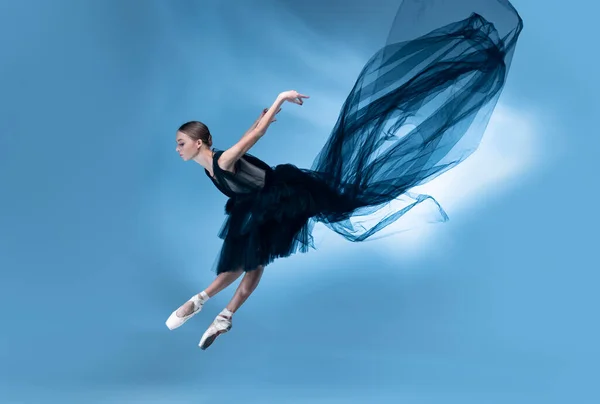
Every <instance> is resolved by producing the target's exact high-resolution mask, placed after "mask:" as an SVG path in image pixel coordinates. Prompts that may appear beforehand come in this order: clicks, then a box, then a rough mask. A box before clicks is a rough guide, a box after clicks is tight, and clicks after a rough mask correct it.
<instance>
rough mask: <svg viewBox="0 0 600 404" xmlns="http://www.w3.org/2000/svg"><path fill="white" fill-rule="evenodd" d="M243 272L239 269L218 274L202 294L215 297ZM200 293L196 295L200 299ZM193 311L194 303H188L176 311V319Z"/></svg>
mask: <svg viewBox="0 0 600 404" xmlns="http://www.w3.org/2000/svg"><path fill="white" fill-rule="evenodd" d="M243 272H244V271H242V270H241V269H240V270H237V271H232V272H223V273H221V274H219V275H218V276H217V277H216V279H215V280H214V281H213V282H212V283H211V284H210V285H209V286H208V287H207V288H206V289H205V290H204V292H205V293H206V294H207V295H208V297H213V296H214V295H216V294H217V293H219V292H220V291H222V290H223V289H225V288H226V287H228V286H229V285H231V284H232V283H233V282H235V280H236V279H237V278H239V277H240V275H242V273H243ZM200 293H202V292H200ZM200 293H198V297H200V298H201V296H200ZM193 310H194V303H193V302H190V301H188V302H186V303H184V304H183V305H182V306H181V307H180V308H179V309H178V310H177V316H178V317H184V316H187V315H189V314H191V313H192V311H193Z"/></svg>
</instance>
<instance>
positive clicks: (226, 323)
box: [198, 309, 233, 350]
mask: <svg viewBox="0 0 600 404" xmlns="http://www.w3.org/2000/svg"><path fill="white" fill-rule="evenodd" d="M231 314H233V313H231V312H230V311H229V310H227V309H225V310H223V312H221V313H220V314H219V315H218V316H217V318H215V321H213V323H212V324H211V325H210V327H208V330H206V332H205V333H204V335H203V336H202V339H200V343H199V344H198V346H199V347H200V349H202V350H204V349H206V348H208V347H209V346H211V345H212V343H213V342H215V339H217V337H218V336H219V335H221V334H224V333H226V332H227V331H229V330H231Z"/></svg>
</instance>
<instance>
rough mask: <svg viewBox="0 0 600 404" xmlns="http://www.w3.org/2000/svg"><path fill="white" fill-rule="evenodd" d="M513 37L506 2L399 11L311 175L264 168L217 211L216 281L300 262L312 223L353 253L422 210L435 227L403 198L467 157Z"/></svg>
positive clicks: (407, 3)
mask: <svg viewBox="0 0 600 404" xmlns="http://www.w3.org/2000/svg"><path fill="white" fill-rule="evenodd" d="M522 27H523V23H522V20H521V18H520V16H519V15H518V13H517V11H516V10H515V9H514V8H513V6H512V5H511V4H510V2H508V1H507V0H456V1H452V2H439V1H435V0H404V1H403V2H402V3H401V6H400V9H399V11H398V14H397V16H396V18H395V20H394V23H393V26H392V29H391V30H390V35H389V37H388V41H387V44H386V45H385V46H384V47H383V48H381V49H380V50H379V51H378V52H377V53H376V54H375V55H374V56H373V57H372V58H371V59H370V60H369V61H368V62H367V63H366V65H365V66H364V68H363V69H362V71H361V72H360V74H359V77H358V78H357V80H356V83H355V85H354V87H353V88H352V90H351V91H350V94H349V95H348V97H347V99H346V101H345V102H344V105H343V106H342V108H341V111H340V115H339V117H338V120H337V123H336V124H335V126H334V128H333V129H332V132H331V134H330V136H329V137H328V139H327V141H326V143H325V145H324V147H323V148H322V149H321V151H320V153H319V154H318V155H317V157H316V158H315V160H314V163H313V165H312V167H311V169H300V168H297V167H295V166H293V165H289V164H284V165H280V166H276V167H274V168H272V169H270V170H268V171H267V177H266V183H265V186H264V188H263V189H262V190H260V191H258V192H251V193H248V194H246V195H240V196H235V197H233V198H230V200H229V201H228V202H227V205H226V208H225V211H226V213H227V219H226V221H225V223H224V225H223V228H222V229H221V232H220V237H221V238H223V240H224V243H223V249H222V251H221V254H220V256H219V258H218V265H217V268H216V271H217V272H218V273H220V272H223V271H232V270H236V269H244V270H247V271H248V270H253V269H255V268H257V267H259V266H261V265H262V266H264V265H267V264H269V263H270V262H272V261H273V260H274V259H276V258H279V257H286V256H289V255H291V254H293V253H295V252H297V251H302V252H305V251H307V250H308V249H309V247H314V245H313V240H312V236H311V230H312V226H313V224H314V223H316V222H321V223H323V224H324V225H325V226H327V227H329V228H330V229H331V230H333V231H334V232H336V233H338V234H340V235H342V236H343V237H344V238H346V239H347V240H350V241H363V240H365V239H367V238H368V237H370V236H372V235H373V234H375V233H378V232H379V231H380V230H382V229H383V228H385V227H387V226H388V225H389V224H391V223H393V222H395V221H396V220H398V219H399V218H401V217H402V216H403V215H405V214H406V213H407V212H409V211H410V210H411V209H412V207H414V206H416V205H418V204H420V203H423V202H427V201H433V202H434V203H435V206H436V207H437V215H438V217H439V218H440V220H444V219H445V218H446V217H447V216H446V215H445V212H443V210H442V208H441V207H440V206H439V204H437V202H435V200H434V199H433V197H431V196H428V195H413V194H411V193H410V192H409V191H410V190H411V189H412V188H413V187H415V186H418V185H422V184H424V183H426V182H428V181H430V180H432V179H434V178H436V177H437V176H439V175H440V174H442V173H444V172H446V171H447V170H449V169H451V168H452V167H454V166H456V165H457V164H459V163H460V162H462V161H463V160H464V159H465V158H467V157H468V156H469V155H470V154H471V153H473V152H474V151H475V150H476V149H477V147H478V145H479V143H480V141H481V138H482V136H483V133H484V131H485V128H486V126H487V123H488V121H489V117H490V116H491V114H492V112H493V109H494V107H495V105H496V102H497V100H498V97H499V96H500V93H501V91H502V89H503V87H504V84H505V81H506V77H507V74H508V70H509V67H510V64H511V59H512V56H513V53H514V50H515V46H516V43H517V39H518V37H519V34H520V32H521V30H522ZM308 136H310V135H307V137H308ZM401 197H407V198H409V199H412V201H410V202H409V204H408V205H405V206H403V207H401V208H392V209H391V211H390V212H389V213H387V214H385V215H384V216H383V217H381V218H379V219H377V220H375V221H374V222H373V224H372V225H367V224H366V223H367V222H366V221H365V222H359V223H358V224H357V222H355V221H353V220H352V219H357V218H362V217H365V218H369V217H370V216H373V215H376V214H378V213H379V212H381V211H383V208H386V207H389V206H391V205H390V204H391V202H392V201H394V200H396V199H397V198H401Z"/></svg>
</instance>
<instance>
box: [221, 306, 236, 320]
mask: <svg viewBox="0 0 600 404" xmlns="http://www.w3.org/2000/svg"><path fill="white" fill-rule="evenodd" d="M219 316H221V317H227V318H229V319H230V318H231V317H233V311H231V310H229V309H228V308H224V309H223V310H222V311H221V312H220V313H219Z"/></svg>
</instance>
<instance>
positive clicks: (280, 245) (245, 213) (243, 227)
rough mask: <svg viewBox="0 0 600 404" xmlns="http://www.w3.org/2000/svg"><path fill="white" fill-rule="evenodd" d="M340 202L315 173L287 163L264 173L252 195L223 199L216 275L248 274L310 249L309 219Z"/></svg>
mask: <svg viewBox="0 0 600 404" xmlns="http://www.w3.org/2000/svg"><path fill="white" fill-rule="evenodd" d="M342 205H343V198H342V197H341V194H340V193H339V192H338V191H337V190H336V189H333V188H331V187H329V186H328V184H327V182H326V181H324V180H322V179H320V178H319V176H318V175H316V173H314V172H312V171H310V170H305V169H300V168H298V167H296V166H294V165H292V164H282V165H279V166H276V167H274V168H273V169H272V170H269V171H267V175H266V181H265V186H264V188H263V189H261V190H260V191H258V192H253V193H249V194H246V195H238V196H235V197H232V198H229V200H228V201H227V203H226V205H225V213H226V215H227V218H226V220H225V222H224V224H223V226H222V228H221V230H220V232H219V237H220V238H222V239H223V246H222V249H221V253H220V254H219V258H218V263H217V268H216V272H217V273H221V272H224V271H234V270H238V269H243V270H245V271H251V270H253V269H256V268H258V267H259V266H266V265H268V264H269V263H271V262H273V261H274V260H275V259H277V258H282V257H288V256H290V255H292V254H294V253H296V252H306V251H308V250H309V249H310V248H311V247H314V243H313V237H312V235H311V231H312V227H313V225H314V223H315V221H314V220H311V219H314V218H316V217H318V216H320V215H323V214H327V213H328V212H331V211H332V210H333V211H340V210H343V211H347V212H350V211H351V209H340V208H341V206H342Z"/></svg>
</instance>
